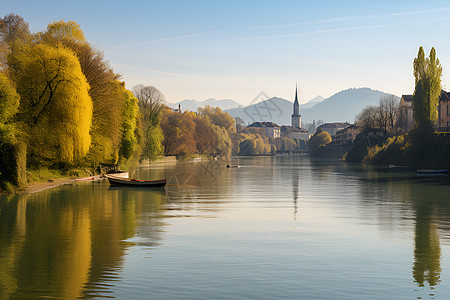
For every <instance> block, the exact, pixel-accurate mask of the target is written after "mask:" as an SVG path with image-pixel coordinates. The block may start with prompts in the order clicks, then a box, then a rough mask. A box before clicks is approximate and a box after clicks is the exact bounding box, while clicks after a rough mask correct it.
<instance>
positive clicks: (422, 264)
mask: <svg viewBox="0 0 450 300" xmlns="http://www.w3.org/2000/svg"><path fill="white" fill-rule="evenodd" d="M233 163H236V164H237V163H239V164H240V165H242V167H241V168H239V169H227V168H226V167H225V166H226V164H225V163H223V162H217V161H212V162H209V161H208V162H184V163H178V164H172V165H168V164H166V165H154V166H152V167H142V168H140V170H139V177H140V178H147V179H156V178H161V177H166V178H168V179H169V185H168V187H167V188H166V191H159V190H148V189H134V188H111V187H109V184H108V183H107V182H106V181H102V182H84V183H77V184H75V185H72V186H65V187H61V188H58V189H53V190H49V191H45V192H41V193H37V194H31V195H14V196H2V197H1V198H0V299H35V298H50V299H52V298H53V299H54V298H56V299H62V298H64V299H73V298H117V299H450V181H449V179H448V178H418V177H416V174H415V172H413V171H411V170H407V169H401V168H399V169H388V168H373V167H369V166H362V165H359V164H356V165H352V164H346V163H343V162H341V161H335V160H313V159H310V158H307V157H265V158H264V157H261V158H240V159H239V161H238V159H234V161H233Z"/></svg>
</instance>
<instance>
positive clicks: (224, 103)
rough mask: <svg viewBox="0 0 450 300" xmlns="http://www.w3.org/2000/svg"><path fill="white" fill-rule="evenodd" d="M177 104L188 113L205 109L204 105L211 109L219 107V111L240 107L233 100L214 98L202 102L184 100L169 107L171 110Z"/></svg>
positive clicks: (176, 106)
mask: <svg viewBox="0 0 450 300" xmlns="http://www.w3.org/2000/svg"><path fill="white" fill-rule="evenodd" d="M178 104H181V110H183V111H185V110H190V111H194V112H196V111H197V108H199V107H205V106H206V105H209V106H212V107H219V108H220V109H221V110H226V109H230V108H235V107H241V106H242V105H241V104H239V103H237V102H236V101H234V100H231V99H223V100H217V99H214V98H209V99H206V100H204V101H196V100H189V99H185V100H182V101H180V102H177V103H169V104H168V105H169V107H172V108H178Z"/></svg>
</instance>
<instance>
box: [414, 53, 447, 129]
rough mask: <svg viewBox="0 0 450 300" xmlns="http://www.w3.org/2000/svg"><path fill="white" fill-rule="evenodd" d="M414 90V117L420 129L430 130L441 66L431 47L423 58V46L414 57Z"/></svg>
mask: <svg viewBox="0 0 450 300" xmlns="http://www.w3.org/2000/svg"><path fill="white" fill-rule="evenodd" d="M413 66H414V77H415V78H416V80H415V84H416V87H415V90H414V95H413V110H414V119H415V120H416V123H417V126H418V128H419V130H421V131H427V132H429V131H432V130H433V126H434V124H435V122H436V119H437V106H438V104H439V96H440V94H441V76H442V67H441V64H440V62H439V59H438V58H437V57H436V50H435V49H434V48H431V51H430V57H427V58H425V53H424V51H423V47H420V48H419V53H418V54H417V57H416V58H415V59H414V63H413Z"/></svg>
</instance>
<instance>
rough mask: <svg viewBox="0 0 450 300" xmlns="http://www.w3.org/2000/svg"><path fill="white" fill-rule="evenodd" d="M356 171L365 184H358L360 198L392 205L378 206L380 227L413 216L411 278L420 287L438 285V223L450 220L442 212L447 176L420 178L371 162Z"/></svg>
mask: <svg viewBox="0 0 450 300" xmlns="http://www.w3.org/2000/svg"><path fill="white" fill-rule="evenodd" d="M348 167H350V168H352V167H351V166H348ZM355 170H357V171H362V172H361V174H360V175H359V176H360V179H361V180H362V181H363V182H365V183H366V184H362V185H359V187H360V193H361V196H360V199H362V200H363V201H369V202H370V201H374V204H376V203H379V202H389V204H391V205H388V206H386V205H385V206H383V205H380V206H379V208H380V209H381V210H383V211H382V212H381V213H380V217H381V223H382V226H386V224H389V225H390V227H391V228H390V229H389V230H393V228H394V227H395V224H393V223H392V222H393V220H395V219H399V218H400V219H401V218H402V217H403V218H406V219H414V221H415V225H414V263H413V267H412V275H413V278H414V281H415V282H416V283H417V285H418V286H419V287H424V286H425V285H426V284H427V285H428V286H429V287H431V288H433V287H435V286H437V285H438V284H439V283H440V281H441V280H440V277H441V271H442V269H441V246H440V241H441V237H440V232H439V224H440V223H442V224H448V223H449V220H450V215H449V214H447V213H442V212H444V211H448V203H447V201H445V195H446V194H447V193H448V178H423V177H417V175H416V172H415V170H408V169H400V170H389V169H386V168H381V167H374V166H370V165H365V166H363V168H362V169H360V168H356V169H355ZM443 196H444V197H443ZM392 204H396V205H392ZM444 228H445V227H442V229H444ZM445 230H448V228H445Z"/></svg>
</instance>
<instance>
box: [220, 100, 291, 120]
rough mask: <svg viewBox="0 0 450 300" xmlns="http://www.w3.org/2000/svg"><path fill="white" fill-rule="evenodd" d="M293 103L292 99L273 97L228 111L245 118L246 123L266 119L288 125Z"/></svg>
mask: <svg viewBox="0 0 450 300" xmlns="http://www.w3.org/2000/svg"><path fill="white" fill-rule="evenodd" d="M292 105H293V103H292V102H291V101H288V100H286V99H282V98H277V97H273V98H270V99H267V100H265V101H261V102H258V103H255V104H253V105H250V106H246V107H241V108H232V109H227V110H226V112H227V113H229V114H230V116H232V117H233V118H236V117H239V118H241V119H242V120H244V122H245V125H248V124H250V123H253V122H264V121H270V122H275V123H277V124H278V125H286V124H290V122H291V121H290V120H291V114H292V107H293V106H292Z"/></svg>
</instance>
